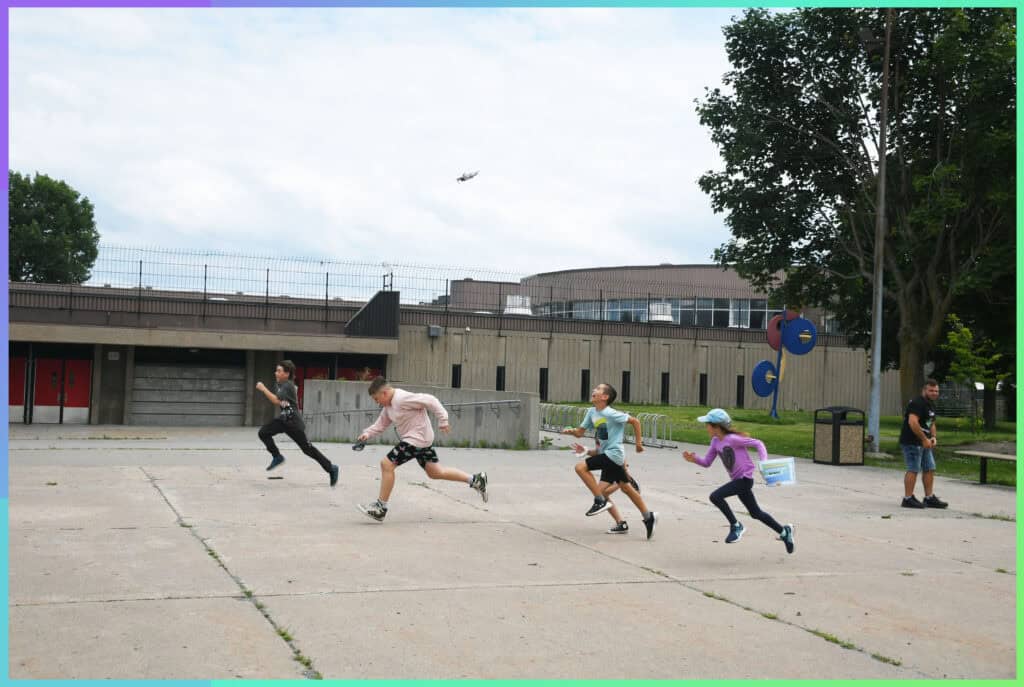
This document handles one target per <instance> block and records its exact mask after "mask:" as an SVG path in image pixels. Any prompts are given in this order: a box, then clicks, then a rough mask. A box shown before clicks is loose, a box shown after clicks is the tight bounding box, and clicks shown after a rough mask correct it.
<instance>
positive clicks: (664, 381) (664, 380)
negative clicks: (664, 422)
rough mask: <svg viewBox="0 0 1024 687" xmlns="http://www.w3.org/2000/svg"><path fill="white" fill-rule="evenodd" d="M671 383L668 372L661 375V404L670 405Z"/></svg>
mask: <svg viewBox="0 0 1024 687" xmlns="http://www.w3.org/2000/svg"><path fill="white" fill-rule="evenodd" d="M668 391H669V381H668V372H662V373H661V402H662V403H663V404H665V405H668Z"/></svg>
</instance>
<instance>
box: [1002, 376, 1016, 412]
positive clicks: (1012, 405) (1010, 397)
mask: <svg viewBox="0 0 1024 687" xmlns="http://www.w3.org/2000/svg"><path fill="white" fill-rule="evenodd" d="M1003 398H1004V399H1005V401H1006V417H1005V418H1004V419H1005V420H1006V421H1007V422H1016V421H1017V385H1016V384H1011V383H1010V379H1004V380H1003Z"/></svg>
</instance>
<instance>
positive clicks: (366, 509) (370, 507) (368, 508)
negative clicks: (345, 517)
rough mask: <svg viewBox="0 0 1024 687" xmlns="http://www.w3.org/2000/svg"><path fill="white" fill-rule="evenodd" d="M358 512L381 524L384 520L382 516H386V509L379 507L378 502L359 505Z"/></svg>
mask: <svg viewBox="0 0 1024 687" xmlns="http://www.w3.org/2000/svg"><path fill="white" fill-rule="evenodd" d="M359 510H360V511H362V512H363V513H366V514H367V515H368V516H370V517H371V518H373V519H374V520H376V521H377V522H381V521H382V520H384V516H385V515H387V514H388V509H387V508H385V507H384V506H382V505H380V501H379V500H378V501H374V502H373V503H368V504H366V505H365V506H364V505H362V504H359Z"/></svg>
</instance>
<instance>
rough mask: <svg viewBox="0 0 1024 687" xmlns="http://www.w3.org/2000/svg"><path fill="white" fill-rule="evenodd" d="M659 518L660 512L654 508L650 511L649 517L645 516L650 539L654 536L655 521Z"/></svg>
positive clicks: (645, 525) (645, 524)
mask: <svg viewBox="0 0 1024 687" xmlns="http://www.w3.org/2000/svg"><path fill="white" fill-rule="evenodd" d="M657 519H658V514H657V513H655V512H654V511H653V510H652V511H651V512H650V515H649V516H648V517H646V518H644V527H646V528H647V538H648V539H650V538H651V537H653V536H654V523H655V522H656V521H657Z"/></svg>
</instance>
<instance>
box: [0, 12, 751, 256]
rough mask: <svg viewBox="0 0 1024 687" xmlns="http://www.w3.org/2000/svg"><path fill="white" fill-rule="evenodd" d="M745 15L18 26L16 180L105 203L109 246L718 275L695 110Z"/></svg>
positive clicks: (115, 20) (93, 18) (286, 17)
mask: <svg viewBox="0 0 1024 687" xmlns="http://www.w3.org/2000/svg"><path fill="white" fill-rule="evenodd" d="M738 13H739V10H736V9H717V10H703V9H689V8H680V9H664V10H663V9H600V10H598V9H591V10H578V9H544V10H503V9H502V10H499V9H423V8H421V9H387V10H384V9H377V10H373V9H326V10H322V9H316V10H311V9H264V10H185V9H181V10H141V9H140V10H119V9H93V10H65V9H13V10H11V15H10V16H11V20H10V55H11V58H10V59H11V76H10V78H11V101H10V107H11V134H10V135H11V142H10V151H11V153H10V155H11V168H12V169H15V170H17V171H20V172H23V173H33V172H36V171H38V172H41V173H45V174H49V175H50V176H54V177H57V178H60V179H64V180H65V181H67V182H68V183H70V184H71V185H72V186H73V187H74V188H75V189H77V190H78V191H80V192H81V193H83V194H84V195H86V196H88V197H89V199H90V200H91V201H92V202H93V203H94V204H95V206H96V219H97V224H98V227H99V230H100V233H101V236H102V241H103V242H105V243H117V244H130V245H144V246H160V247H167V248H197V249H218V250H224V251H244V252H246V253H259V254H264V253H272V254H284V255H323V256H325V257H327V258H330V259H336V260H356V261H363V260H365V261H368V262H380V261H382V260H388V261H391V262H405V263H419V264H424V263H426V264H447V265H459V266H467V267H468V266H475V267H482V268H494V269H501V270H509V271H513V272H522V273H533V272H539V271H547V270H556V269H567V268H574V267H589V266H601V265H621V264H653V263H660V262H673V263H707V262H710V255H711V252H712V250H713V249H714V248H715V247H716V246H718V245H720V244H721V243H723V242H724V241H725V240H726V239H727V232H726V230H725V228H724V225H723V222H722V218H721V216H716V215H714V214H713V213H712V212H711V209H710V204H709V202H708V198H707V197H706V196H705V195H704V194H703V193H701V192H700V190H699V189H698V188H697V185H696V179H697V178H698V177H699V176H700V174H702V173H703V172H704V171H706V170H708V169H711V168H715V167H718V166H719V161H718V157H717V153H716V151H715V149H714V147H713V146H712V144H711V143H710V141H709V138H708V133H707V131H706V130H705V129H703V128H702V127H701V126H700V125H699V124H698V122H697V117H696V114H695V112H694V99H695V98H698V97H700V96H701V95H702V94H703V92H704V88H705V87H706V86H708V87H714V86H716V85H718V83H719V80H720V78H721V76H722V74H723V73H724V72H725V71H727V69H728V64H727V62H726V59H725V54H724V49H723V46H722V33H721V27H722V26H723V25H724V24H726V23H728V21H729V18H730V17H731V16H734V15H736V14H738ZM474 170H480V175H479V176H478V177H477V178H475V179H473V180H472V181H470V182H467V183H462V184H460V183H456V181H455V178H456V177H457V176H458V175H459V174H460V173H462V172H465V171H474Z"/></svg>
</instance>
